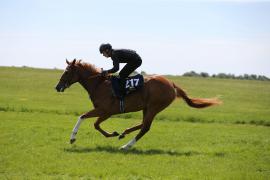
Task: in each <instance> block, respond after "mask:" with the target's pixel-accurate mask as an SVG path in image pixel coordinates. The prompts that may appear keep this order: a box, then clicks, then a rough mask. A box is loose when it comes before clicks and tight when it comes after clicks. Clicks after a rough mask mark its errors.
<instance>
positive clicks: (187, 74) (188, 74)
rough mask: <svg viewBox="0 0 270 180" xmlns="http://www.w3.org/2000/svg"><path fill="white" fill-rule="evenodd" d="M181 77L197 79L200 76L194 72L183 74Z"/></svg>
mask: <svg viewBox="0 0 270 180" xmlns="http://www.w3.org/2000/svg"><path fill="white" fill-rule="evenodd" d="M183 76H189V77H198V76H200V74H198V73H196V72H195V71H190V72H186V73H184V74H183Z"/></svg>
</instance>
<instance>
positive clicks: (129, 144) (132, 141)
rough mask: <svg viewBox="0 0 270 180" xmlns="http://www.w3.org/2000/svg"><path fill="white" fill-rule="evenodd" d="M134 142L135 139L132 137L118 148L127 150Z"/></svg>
mask: <svg viewBox="0 0 270 180" xmlns="http://www.w3.org/2000/svg"><path fill="white" fill-rule="evenodd" d="M135 143H136V139H135V138H133V139H132V140H130V141H129V142H128V143H127V144H125V145H124V146H122V147H121V148H120V149H124V150H127V149H129V148H131V147H132V146H133V145H134V144H135Z"/></svg>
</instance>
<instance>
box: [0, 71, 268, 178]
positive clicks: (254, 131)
mask: <svg viewBox="0 0 270 180" xmlns="http://www.w3.org/2000/svg"><path fill="white" fill-rule="evenodd" d="M61 73H62V71H59V70H43V69H32V68H8V67H0V132H1V133H0V179H196V180H197V179H218V180H219V179H270V129H269V128H270V82H262V81H247V80H225V79H211V78H210V79H203V78H187V77H185V78H184V77H168V78H169V79H171V80H173V81H174V82H175V83H176V84H178V85H179V86H181V87H182V88H184V89H185V90H186V91H187V93H188V94H189V95H190V96H191V97H213V96H219V97H220V98H221V99H222V101H223V103H224V104H223V105H221V106H216V107H212V108H209V109H203V110H198V109H192V108H190V107H188V106H187V105H186V104H185V103H184V102H183V101H182V100H176V101H175V102H174V103H173V104H172V105H171V106H170V107H169V108H167V109H166V110H165V111H163V112H161V113H160V114H159V115H158V116H157V117H156V119H155V121H154V123H153V125H152V128H151V130H150V131H149V133H148V134H147V135H145V136H144V137H143V138H142V139H141V140H140V141H139V142H138V143H136V145H135V146H134V148H132V149H131V150H129V151H127V152H123V151H120V150H118V148H119V147H120V146H121V145H123V144H125V143H126V142H127V141H129V140H130V139H131V138H133V137H134V136H135V135H136V132H135V133H133V134H130V135H128V136H126V138H125V139H123V140H120V141H119V140H118V139H117V138H111V139H106V138H104V137H103V136H102V135H101V134H100V133H99V132H97V131H96V130H95V129H94V128H93V122H94V119H89V120H88V121H86V122H85V123H84V124H82V126H81V128H80V130H79V133H78V135H77V141H76V143H75V144H74V145H70V144H69V137H70V133H71V131H72V128H73V126H74V125H75V123H76V120H77V117H78V116H79V115H80V114H82V113H83V112H86V111H88V110H89V109H91V108H92V104H91V102H90V101H89V99H88V95H87V93H86V92H85V91H84V90H83V88H82V87H80V85H79V84H76V85H74V86H72V87H71V88H70V89H68V90H66V92H65V93H61V94H60V93H57V92H56V91H55V90H54V86H55V85H56V83H57V82H58V79H59V77H60V75H61ZM141 117H142V115H141V113H140V112H138V113H129V114H123V115H117V116H114V117H113V118H111V119H110V120H108V121H106V122H105V123H103V124H102V127H103V128H104V129H106V130H108V131H115V130H116V131H118V132H122V131H123V130H124V129H125V128H127V127H130V126H132V125H134V124H137V123H138V122H140V121H141Z"/></svg>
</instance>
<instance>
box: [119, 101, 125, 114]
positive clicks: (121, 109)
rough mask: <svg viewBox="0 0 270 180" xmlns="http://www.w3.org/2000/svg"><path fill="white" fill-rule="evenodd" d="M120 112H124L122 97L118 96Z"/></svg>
mask: <svg viewBox="0 0 270 180" xmlns="http://www.w3.org/2000/svg"><path fill="white" fill-rule="evenodd" d="M120 112H121V113H124V112H125V103H124V98H120Z"/></svg>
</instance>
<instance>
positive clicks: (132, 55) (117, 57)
mask: <svg viewBox="0 0 270 180" xmlns="http://www.w3.org/2000/svg"><path fill="white" fill-rule="evenodd" d="M111 59H112V61H113V68H112V69H110V70H108V71H107V72H108V73H115V72H117V71H118V70H119V64H120V63H126V65H125V66H124V67H123V69H122V70H121V71H120V72H119V76H120V93H121V94H122V95H123V96H124V95H125V82H126V78H127V77H128V76H129V75H130V74H131V73H132V72H134V71H135V70H136V69H137V68H138V67H140V66H141V64H142V59H141V57H140V56H139V55H138V54H137V53H136V51H133V50H129V49H112V54H111Z"/></svg>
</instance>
